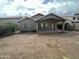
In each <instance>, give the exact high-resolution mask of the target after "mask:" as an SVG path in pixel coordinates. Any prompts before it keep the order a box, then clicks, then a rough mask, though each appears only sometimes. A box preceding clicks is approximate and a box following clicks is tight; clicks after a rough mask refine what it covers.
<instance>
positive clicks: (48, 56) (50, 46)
mask: <svg viewBox="0 0 79 59" xmlns="http://www.w3.org/2000/svg"><path fill="white" fill-rule="evenodd" d="M0 59H79V32H66V33H52V34H38V33H18V34H14V35H11V36H7V37H3V38H0Z"/></svg>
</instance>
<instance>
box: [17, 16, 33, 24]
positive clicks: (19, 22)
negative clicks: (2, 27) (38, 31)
mask: <svg viewBox="0 0 79 59" xmlns="http://www.w3.org/2000/svg"><path fill="white" fill-rule="evenodd" d="M26 19H31V18H29V17H26V18H24V19H22V20H20V21H19V22H18V23H20V22H21V21H24V20H26ZM32 20H33V19H32Z"/></svg>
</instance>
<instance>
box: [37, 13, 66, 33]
mask: <svg viewBox="0 0 79 59" xmlns="http://www.w3.org/2000/svg"><path fill="white" fill-rule="evenodd" d="M60 22H61V23H62V29H61V30H60V29H58V27H57V24H58V23H60ZM64 23H65V19H63V18H61V17H59V16H57V15H54V14H49V15H46V16H44V17H42V18H40V19H38V20H36V31H37V32H44V33H45V32H46V33H47V32H48V33H51V32H64Z"/></svg>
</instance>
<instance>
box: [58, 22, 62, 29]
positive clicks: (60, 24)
mask: <svg viewBox="0 0 79 59" xmlns="http://www.w3.org/2000/svg"><path fill="white" fill-rule="evenodd" d="M62 25H63V23H62V22H59V23H58V24H57V27H58V29H60V30H61V29H62Z"/></svg>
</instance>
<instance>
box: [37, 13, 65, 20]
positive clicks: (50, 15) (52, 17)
mask: <svg viewBox="0 0 79 59" xmlns="http://www.w3.org/2000/svg"><path fill="white" fill-rule="evenodd" d="M46 19H53V20H62V21H65V19H64V18H62V17H60V16H57V15H55V14H52V13H51V14H48V15H46V16H43V17H42V18H40V19H38V20H36V21H41V20H46Z"/></svg>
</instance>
